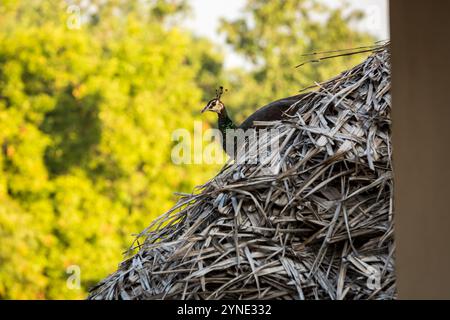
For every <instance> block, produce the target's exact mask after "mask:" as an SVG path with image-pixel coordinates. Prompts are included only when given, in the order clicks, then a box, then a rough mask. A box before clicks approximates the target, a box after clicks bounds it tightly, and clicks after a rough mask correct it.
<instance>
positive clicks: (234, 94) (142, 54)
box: [0, 0, 372, 299]
mask: <svg viewBox="0 0 450 320" xmlns="http://www.w3.org/2000/svg"><path fill="white" fill-rule="evenodd" d="M71 3H76V2H75V1H73V2H71V1H67V2H66V1H49V0H34V1H29V2H28V1H27V2H25V1H20V0H7V1H2V2H1V4H0V16H1V19H0V128H1V130H0V147H1V148H0V241H1V246H0V298H17V299H26V298H38V299H44V298H50V299H54V298H84V297H85V295H86V290H87V288H88V287H89V286H91V285H93V284H95V283H97V282H98V281H99V280H100V279H102V278H103V277H105V276H106V275H107V274H108V273H110V272H112V271H113V270H114V269H115V267H116V265H117V263H119V262H120V261H121V259H122V252H123V251H124V250H125V249H127V248H128V246H129V245H130V243H131V240H132V238H131V234H132V233H136V232H139V231H141V230H142V229H143V228H144V227H146V226H147V225H148V224H149V223H150V221H151V220H152V219H153V218H155V217H156V216H157V215H159V214H161V213H163V212H164V211H166V210H167V209H168V208H170V207H171V206H172V205H173V203H174V201H175V200H176V198H175V197H174V195H173V192H174V191H181V192H191V191H192V190H193V188H194V186H196V185H199V184H201V183H203V182H204V181H206V180H207V179H208V178H210V177H211V176H213V175H214V173H215V172H216V171H217V170H218V169H219V167H218V166H217V165H206V164H205V165H174V164H173V163H172V162H171V158H170V156H171V148H172V146H173V142H172V141H171V134H172V132H173V131H174V130H175V129H177V128H186V129H187V130H189V131H190V132H192V131H193V130H194V129H193V121H194V120H195V119H199V116H200V115H199V112H198V111H199V110H200V109H201V107H202V106H203V103H204V102H205V100H208V99H209V98H211V95H212V94H213V93H214V89H215V88H216V87H217V86H218V85H220V84H224V85H225V86H226V87H228V88H230V92H229V93H228V94H227V95H226V96H225V97H224V100H225V101H226V103H227V105H228V106H230V107H233V108H234V111H235V113H236V114H237V115H238V118H239V120H242V118H243V117H244V116H245V115H247V114H249V113H250V112H251V111H252V110H254V109H255V108H256V106H260V105H263V104H265V103H267V102H269V101H272V100H274V99H275V98H278V97H282V96H286V95H290V94H294V93H295V92H296V91H297V90H298V89H300V88H301V87H304V86H307V85H309V84H311V83H312V82H313V81H314V80H320V79H326V78H327V77H329V76H331V75H334V74H335V73H337V72H339V71H341V70H343V69H345V68H346V67H348V66H350V65H352V64H354V63H355V62H356V61H357V60H358V59H361V58H358V57H356V58H355V57H348V58H342V59H335V60H333V61H329V62H325V63H321V64H319V65H309V66H306V67H305V68H302V69H300V70H295V69H294V68H293V67H294V66H295V65H296V64H297V63H298V62H300V61H301V57H300V56H299V55H300V54H302V53H307V52H311V51H315V50H329V49H334V48H347V47H354V46H357V45H361V44H368V43H370V42H371V41H372V38H371V37H369V36H368V35H365V34H361V33H358V32H355V31H353V30H352V29H351V28H350V27H349V25H350V23H351V21H352V20H354V19H357V18H358V15H357V14H355V13H349V14H347V15H344V14H343V13H342V10H338V9H336V10H331V9H329V8H326V7H324V6H322V5H317V4H314V5H313V4H312V3H313V2H312V1H304V0H296V1H294V0H291V1H261V0H248V1H247V7H246V10H245V12H246V13H248V14H250V20H247V19H238V20H236V21H231V22H225V21H224V22H223V25H222V29H223V31H224V32H225V33H226V35H227V40H228V43H229V44H230V45H231V46H232V47H233V48H234V50H235V51H236V52H237V53H239V54H241V55H243V56H244V57H246V58H247V60H248V61H249V62H250V63H251V64H252V68H251V71H245V70H224V69H223V56H222V55H221V53H220V49H219V48H217V47H215V46H213V45H212V44H211V43H210V42H209V41H207V40H204V39H198V38H196V37H194V36H193V35H191V34H189V33H187V32H185V31H182V30H180V29H179V28H177V27H176V25H177V21H178V20H177V19H178V18H179V17H180V16H183V15H184V14H185V13H186V12H187V11H188V10H189V6H188V2H187V1H186V0H175V1H173V0H171V1H168V0H167V1H164V0H148V1H120V0H110V1H102V0H92V1H90V2H87V3H88V4H95V5H96V10H93V11H89V8H88V7H86V8H85V7H83V8H82V11H81V16H79V17H77V16H75V17H74V16H72V15H73V14H74V13H73V12H68V11H67V9H68V4H71ZM318 14H319V15H320V14H324V15H326V16H327V17H328V18H327V19H325V21H323V19H319V20H317V19H314V18H313V17H312V16H314V15H318ZM73 18H80V19H81V21H82V23H81V25H79V28H75V29H71V28H69V27H68V23H67V22H68V21H69V20H70V19H73ZM202 101H203V102H202ZM205 128H206V126H205ZM71 265H77V266H79V267H80V270H81V289H80V290H74V289H72V288H71V287H70V286H67V282H66V281H67V278H68V274H67V273H66V270H67V268H68V267H69V266H71Z"/></svg>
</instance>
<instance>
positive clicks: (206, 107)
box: [201, 104, 209, 113]
mask: <svg viewBox="0 0 450 320" xmlns="http://www.w3.org/2000/svg"><path fill="white" fill-rule="evenodd" d="M208 108H209V104H207V105H206V106H205V107H204V108H203V109H202V111H201V113H203V112H205V111H208Z"/></svg>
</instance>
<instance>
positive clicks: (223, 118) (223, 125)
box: [217, 108, 236, 149]
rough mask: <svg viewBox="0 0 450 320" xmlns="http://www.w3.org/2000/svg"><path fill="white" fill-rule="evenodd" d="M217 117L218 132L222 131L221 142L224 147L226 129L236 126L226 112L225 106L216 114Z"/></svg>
mask: <svg viewBox="0 0 450 320" xmlns="http://www.w3.org/2000/svg"><path fill="white" fill-rule="evenodd" d="M218 116H219V118H218V121H217V124H218V127H219V130H220V132H221V133H222V144H223V147H224V149H225V147H226V133H227V132H226V131H227V130H229V129H236V126H235V125H234V123H233V120H231V119H230V117H229V116H228V113H227V111H226V109H225V108H223V109H222V112H220V113H219V114H218Z"/></svg>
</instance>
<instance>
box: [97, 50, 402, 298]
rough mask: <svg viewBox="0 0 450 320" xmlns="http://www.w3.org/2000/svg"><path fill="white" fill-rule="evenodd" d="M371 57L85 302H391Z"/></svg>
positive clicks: (164, 221) (379, 70)
mask: <svg viewBox="0 0 450 320" xmlns="http://www.w3.org/2000/svg"><path fill="white" fill-rule="evenodd" d="M371 50H372V54H371V56H370V57H369V58H368V59H367V60H365V61H364V62H363V63H361V64H360V65H358V66H356V67H354V68H352V69H350V70H348V71H346V72H343V73H342V74H341V75H339V76H337V77H335V78H333V79H331V80H329V81H327V82H324V83H321V84H317V86H316V87H317V88H316V90H315V91H312V92H311V93H309V94H308V95H306V96H305V97H303V98H302V99H301V100H299V101H297V102H296V103H294V104H293V105H292V108H295V109H294V110H295V113H293V115H292V116H287V115H286V117H285V119H284V120H282V121H277V122H273V123H271V126H272V127H273V128H275V129H278V132H279V134H278V135H276V136H273V135H270V136H269V137H268V138H267V139H272V140H273V139H277V140H278V141H279V152H276V153H273V155H272V156H270V157H268V158H267V161H265V162H263V163H258V164H248V163H237V162H234V163H230V164H228V165H227V166H226V167H224V168H223V169H222V171H221V172H220V173H219V174H218V175H217V176H216V177H215V178H214V179H212V180H211V181H209V182H208V183H206V184H205V185H203V186H201V188H200V189H199V190H198V192H197V193H195V194H192V195H185V196H183V197H182V198H180V200H179V202H178V204H177V205H176V206H175V207H174V208H172V209H171V210H170V211H169V212H167V213H166V214H164V215H162V216H161V217H160V218H159V219H157V220H156V221H154V222H153V223H152V224H151V226H149V228H148V229H146V230H144V231H143V232H142V233H141V234H140V235H139V236H138V237H137V240H136V242H135V244H134V245H133V247H132V250H133V251H132V252H133V254H132V255H131V256H130V257H129V258H128V259H126V260H125V261H124V262H122V263H121V264H120V266H119V268H118V270H117V271H116V272H114V273H113V274H111V275H110V276H109V277H107V278H106V279H104V280H103V281H101V282H100V283H99V284H98V285H97V286H95V287H94V288H92V290H91V293H90V296H89V298H90V299H393V298H395V295H396V290H395V275H394V263H393V253H394V242H393V210H392V194H393V190H392V188H393V185H392V168H391V142H390V123H391V122H390V108H391V98H390V65H389V51H388V48H387V45H383V46H379V47H376V48H372V49H371ZM265 125H267V123H265ZM268 142H270V141H268ZM272 142H273V141H272ZM250 151H251V150H250Z"/></svg>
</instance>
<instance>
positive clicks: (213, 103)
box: [202, 98, 224, 113]
mask: <svg viewBox="0 0 450 320" xmlns="http://www.w3.org/2000/svg"><path fill="white" fill-rule="evenodd" d="M223 108H224V106H223V103H222V101H220V100H219V99H217V98H214V99H212V100H209V102H208V103H207V104H206V106H205V107H204V108H203V110H202V113H203V112H205V111H212V112H215V113H221V112H222V110H223Z"/></svg>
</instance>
